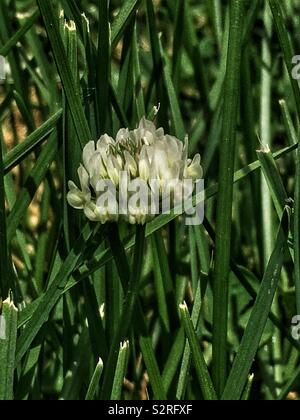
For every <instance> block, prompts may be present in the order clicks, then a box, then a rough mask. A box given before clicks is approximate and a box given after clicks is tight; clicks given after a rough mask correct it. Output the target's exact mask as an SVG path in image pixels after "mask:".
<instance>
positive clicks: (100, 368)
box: [85, 359, 103, 401]
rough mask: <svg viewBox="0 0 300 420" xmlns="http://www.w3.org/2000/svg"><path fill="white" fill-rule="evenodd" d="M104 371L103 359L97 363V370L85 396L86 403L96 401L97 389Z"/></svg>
mask: <svg viewBox="0 0 300 420" xmlns="http://www.w3.org/2000/svg"><path fill="white" fill-rule="evenodd" d="M102 371H103V362H102V360H101V359H99V362H98V363H97V366H96V369H95V371H94V373H93V376H92V379H91V382H90V385H89V387H88V390H87V393H86V396H85V400H86V401H92V400H93V399H94V397H95V395H96V392H97V387H98V386H99V382H100V379H101V375H102Z"/></svg>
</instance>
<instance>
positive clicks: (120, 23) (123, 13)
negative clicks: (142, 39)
mask: <svg viewBox="0 0 300 420" xmlns="http://www.w3.org/2000/svg"><path fill="white" fill-rule="evenodd" d="M140 4H141V0H127V1H125V2H124V3H123V6H122V8H121V10H120V11H119V13H118V15H117V16H116V18H115V19H114V21H113V23H112V28H111V44H112V49H114V48H115V47H116V45H117V43H118V42H119V41H120V39H121V38H122V35H123V33H124V31H125V29H126V27H127V25H128V23H129V22H130V20H131V19H132V17H133V16H134V14H135V12H136V10H137V9H138V7H139V6H140Z"/></svg>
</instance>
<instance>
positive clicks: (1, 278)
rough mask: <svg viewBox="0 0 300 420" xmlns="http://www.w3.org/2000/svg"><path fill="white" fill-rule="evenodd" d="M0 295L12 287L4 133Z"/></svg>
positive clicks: (0, 182) (0, 171)
mask: <svg viewBox="0 0 300 420" xmlns="http://www.w3.org/2000/svg"><path fill="white" fill-rule="evenodd" d="M0 247H1V252H0V296H1V297H2V298H4V299H6V298H7V297H8V292H9V288H10V275H9V270H8V267H9V262H8V241H7V225H6V210H5V188H4V171H3V154H2V135H0Z"/></svg>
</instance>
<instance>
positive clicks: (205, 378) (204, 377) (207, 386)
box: [179, 303, 217, 400]
mask: <svg viewBox="0 0 300 420" xmlns="http://www.w3.org/2000/svg"><path fill="white" fill-rule="evenodd" d="M179 310H180V313H181V320H182V324H183V326H184V329H185V333H186V336H187V338H188V341H189V345H190V348H191V354H192V358H193V362H194V365H195V369H196V373H197V377H198V381H199V384H200V387H201V391H202V394H203V397H204V399H205V400H216V399H217V394H216V392H215V389H214V386H213V383H212V380H211V377H210V374H209V371H208V368H207V365H206V363H205V360H204V356H203V353H202V352H201V350H200V347H199V342H198V339H197V336H196V332H195V329H194V326H193V323H192V320H191V318H190V314H189V311H188V308H187V305H186V303H184V304H181V305H180V306H179Z"/></svg>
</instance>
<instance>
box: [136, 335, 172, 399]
mask: <svg viewBox="0 0 300 420" xmlns="http://www.w3.org/2000/svg"><path fill="white" fill-rule="evenodd" d="M140 346H141V351H142V355H143V359H144V362H145V365H146V368H147V372H148V375H149V379H150V384H151V387H152V390H153V394H154V399H155V400H158V401H162V400H166V399H167V397H166V393H165V390H164V385H163V381H162V378H161V375H160V372H159V368H158V365H157V361H156V358H155V355H154V352H153V348H152V341H151V339H150V338H149V337H141V338H140Z"/></svg>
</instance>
